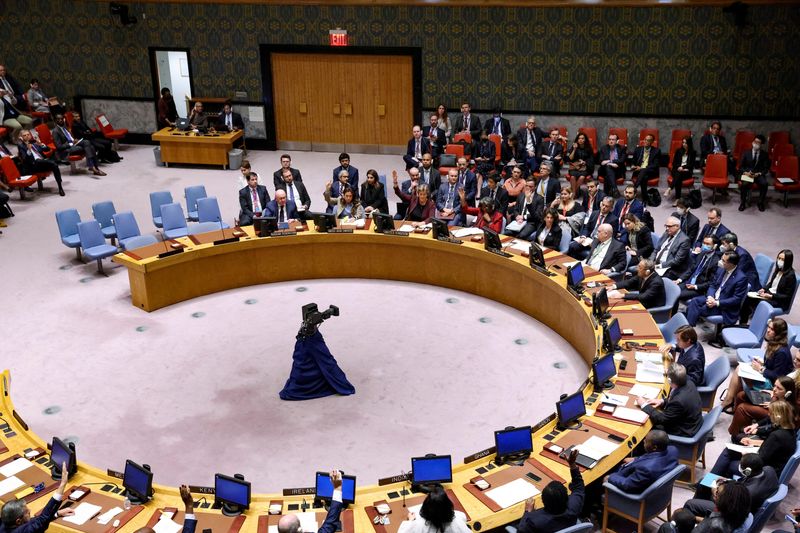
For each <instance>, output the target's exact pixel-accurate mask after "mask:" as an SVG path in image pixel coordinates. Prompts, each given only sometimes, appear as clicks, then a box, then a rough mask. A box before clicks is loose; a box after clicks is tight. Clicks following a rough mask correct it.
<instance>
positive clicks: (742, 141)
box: [733, 131, 756, 167]
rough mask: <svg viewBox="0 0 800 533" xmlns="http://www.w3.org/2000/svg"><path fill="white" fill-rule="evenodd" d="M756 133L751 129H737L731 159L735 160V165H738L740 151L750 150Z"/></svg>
mask: <svg viewBox="0 0 800 533" xmlns="http://www.w3.org/2000/svg"><path fill="white" fill-rule="evenodd" d="M755 138H756V134H755V133H753V132H752V131H737V132H736V138H735V139H734V141H733V160H734V161H736V166H737V167H738V166H739V156H740V155H742V151H744V150H750V149H751V148H752V145H753V139H755Z"/></svg>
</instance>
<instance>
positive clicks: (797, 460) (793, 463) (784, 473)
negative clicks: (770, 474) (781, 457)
mask: <svg viewBox="0 0 800 533" xmlns="http://www.w3.org/2000/svg"><path fill="white" fill-rule="evenodd" d="M798 464H800V438H798V441H797V448H795V449H794V453H793V454H792V456H791V457H789V460H788V461H786V466H784V467H783V470H781V475H780V477H779V478H778V484H779V485H788V484H789V481H791V480H792V478H793V477H794V473H795V472H797V466H798Z"/></svg>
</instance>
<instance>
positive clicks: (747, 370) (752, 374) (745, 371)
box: [739, 363, 766, 383]
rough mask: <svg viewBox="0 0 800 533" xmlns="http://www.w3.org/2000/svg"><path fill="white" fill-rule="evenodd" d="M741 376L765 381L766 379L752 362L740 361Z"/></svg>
mask: <svg viewBox="0 0 800 533" xmlns="http://www.w3.org/2000/svg"><path fill="white" fill-rule="evenodd" d="M739 377H740V378H743V379H749V380H751V381H758V382H759V383H764V382H765V381H766V380H765V379H764V376H762V375H761V374H760V373H759V372H758V371H756V370H755V369H753V367H752V366H751V365H750V363H739Z"/></svg>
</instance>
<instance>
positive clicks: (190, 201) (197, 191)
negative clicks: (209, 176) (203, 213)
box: [183, 185, 208, 220]
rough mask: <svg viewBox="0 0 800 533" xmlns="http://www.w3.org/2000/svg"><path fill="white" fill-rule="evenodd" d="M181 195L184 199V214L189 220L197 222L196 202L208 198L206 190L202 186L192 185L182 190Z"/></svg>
mask: <svg viewBox="0 0 800 533" xmlns="http://www.w3.org/2000/svg"><path fill="white" fill-rule="evenodd" d="M183 195H184V196H185V197H186V214H187V216H188V217H189V220H197V218H198V215H197V200H198V199H200V198H205V197H207V196H208V195H207V194H206V188H205V187H204V186H203V185H192V186H191V187H186V188H185V189H183Z"/></svg>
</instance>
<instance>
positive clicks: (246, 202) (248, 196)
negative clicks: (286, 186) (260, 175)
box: [239, 185, 269, 218]
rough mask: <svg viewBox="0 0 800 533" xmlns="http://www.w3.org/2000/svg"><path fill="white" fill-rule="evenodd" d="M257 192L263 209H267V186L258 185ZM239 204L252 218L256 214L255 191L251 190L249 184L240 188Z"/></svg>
mask: <svg viewBox="0 0 800 533" xmlns="http://www.w3.org/2000/svg"><path fill="white" fill-rule="evenodd" d="M256 194H257V195H258V201H259V202H260V203H261V209H266V207H267V203H269V193H268V192H267V188H266V187H264V186H263V185H256ZM239 206H240V207H241V208H242V213H243V214H245V215H248V216H250V217H251V218H252V217H253V216H254V214H255V213H254V212H253V193H251V192H250V187H249V186H247V187H243V188H242V189H240V190H239Z"/></svg>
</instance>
